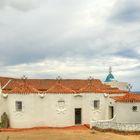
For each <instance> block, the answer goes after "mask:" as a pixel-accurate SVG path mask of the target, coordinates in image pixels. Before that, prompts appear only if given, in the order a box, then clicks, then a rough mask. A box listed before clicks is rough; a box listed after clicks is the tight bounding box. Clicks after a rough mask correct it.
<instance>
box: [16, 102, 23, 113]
mask: <svg viewBox="0 0 140 140" xmlns="http://www.w3.org/2000/svg"><path fill="white" fill-rule="evenodd" d="M16 111H22V102H21V101H16Z"/></svg>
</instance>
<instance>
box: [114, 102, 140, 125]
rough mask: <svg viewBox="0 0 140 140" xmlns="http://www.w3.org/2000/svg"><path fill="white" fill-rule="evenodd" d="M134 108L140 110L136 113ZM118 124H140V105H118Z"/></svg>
mask: <svg viewBox="0 0 140 140" xmlns="http://www.w3.org/2000/svg"><path fill="white" fill-rule="evenodd" d="M133 106H137V107H138V110H137V111H136V112H134V111H133V110H132V107H133ZM116 113H117V116H116V122H118V123H121V122H124V123H140V103H116Z"/></svg>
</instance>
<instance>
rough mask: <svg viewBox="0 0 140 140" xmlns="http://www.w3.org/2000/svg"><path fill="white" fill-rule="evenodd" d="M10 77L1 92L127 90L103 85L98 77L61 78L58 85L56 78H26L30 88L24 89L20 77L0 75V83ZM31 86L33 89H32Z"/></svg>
mask: <svg viewBox="0 0 140 140" xmlns="http://www.w3.org/2000/svg"><path fill="white" fill-rule="evenodd" d="M10 79H12V81H11V82H10V83H9V84H8V85H7V86H6V87H5V88H4V89H3V92H10V93H12V92H13V91H16V92H17V91H19V90H21V93H23V92H25V91H26V92H27V91H29V92H31V91H34V92H37V91H40V92H41V91H42V92H46V91H47V93H48V92H49V91H50V92H52V93H58V92H63V93H69V92H70V91H71V93H74V92H77V93H79V92H81V93H85V92H87V93H89V92H94V93H108V94H113V93H117V94H119V93H126V92H127V91H122V90H119V89H118V88H112V87H111V86H110V85H105V84H103V83H102V82H101V81H100V80H98V79H93V80H91V81H89V80H83V79H63V80H61V85H59V84H58V80H55V79H27V80H26V84H27V85H28V86H31V87H32V88H31V87H30V88H29V87H26V89H24V86H19V84H22V83H23V80H22V79H15V78H4V77H0V82H1V85H2V86H4V85H5V84H6V83H7V82H8V81H9V80H10ZM91 85H92V86H91ZM19 87H20V88H19ZM33 88H34V89H35V90H33ZM62 89H63V91H62ZM24 90H25V91H24Z"/></svg>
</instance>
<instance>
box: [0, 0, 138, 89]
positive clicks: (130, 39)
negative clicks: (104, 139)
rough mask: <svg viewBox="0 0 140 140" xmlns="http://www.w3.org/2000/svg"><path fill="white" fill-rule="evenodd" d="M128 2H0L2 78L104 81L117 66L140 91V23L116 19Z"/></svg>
mask: <svg viewBox="0 0 140 140" xmlns="http://www.w3.org/2000/svg"><path fill="white" fill-rule="evenodd" d="M124 3H125V2H123V3H121V1H118V0H106V1H104V0H94V1H93V0H87V1H85V0H77V1H75V0H69V1H65V0H59V1H58V0H53V1H52V0H47V1H46V0H41V1H39V0H20V1H19V0H0V5H1V6H0V9H1V10H0V19H1V20H0V36H1V38H0V52H2V53H1V55H0V61H1V71H0V74H1V75H5V76H18V77H20V76H21V75H23V74H27V75H28V76H29V77H37V78H39V77H41V78H48V77H49V78H55V77H56V76H58V75H61V76H62V77H64V78H87V77H88V76H90V75H92V76H93V77H95V78H100V79H104V78H105V76H106V73H107V70H108V67H109V66H110V65H112V66H113V68H114V71H115V72H114V73H115V75H117V77H118V78H119V79H120V80H123V81H126V80H125V79H127V80H128V81H129V80H130V79H133V78H134V79H136V83H134V84H136V85H137V86H136V88H137V89H138V83H139V79H138V78H136V76H137V77H139V65H140V63H139V60H140V57H139V54H140V51H139V50H140V47H139V45H140V41H139V36H140V24H139V22H138V21H137V22H132V23H131V24H130V23H129V24H127V22H125V24H124V23H123V24H120V23H118V22H117V23H116V22H114V19H113V18H112V17H114V16H115V15H116V13H117V10H118V9H119V7H126V8H127V5H126V6H125V5H123V6H122V4H124ZM133 3H137V1H134V2H133ZM134 5H135V4H134ZM128 8H129V7H128ZM121 9H122V10H124V9H125V8H121ZM115 17H116V16H115ZM117 18H118V17H117ZM117 20H118V19H117ZM132 71H133V72H132ZM128 77H131V78H128ZM130 82H131V80H130Z"/></svg>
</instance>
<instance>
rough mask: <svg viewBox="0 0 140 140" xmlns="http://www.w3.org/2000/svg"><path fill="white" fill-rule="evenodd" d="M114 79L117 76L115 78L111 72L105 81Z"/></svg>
mask: <svg viewBox="0 0 140 140" xmlns="http://www.w3.org/2000/svg"><path fill="white" fill-rule="evenodd" d="M114 80H115V78H114V76H113V74H112V73H109V74H108V76H107V77H106V80H105V82H112V81H114Z"/></svg>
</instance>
